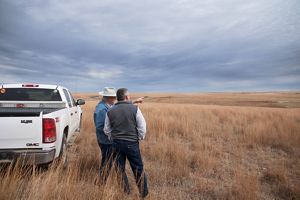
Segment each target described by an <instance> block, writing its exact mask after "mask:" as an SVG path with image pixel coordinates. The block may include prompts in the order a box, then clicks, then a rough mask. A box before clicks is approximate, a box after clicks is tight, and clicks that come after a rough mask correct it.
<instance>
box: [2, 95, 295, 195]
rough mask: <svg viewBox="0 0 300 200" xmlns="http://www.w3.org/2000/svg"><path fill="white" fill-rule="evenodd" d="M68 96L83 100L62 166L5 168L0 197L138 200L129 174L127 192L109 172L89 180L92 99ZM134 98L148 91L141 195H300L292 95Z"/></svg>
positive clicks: (94, 149)
mask: <svg viewBox="0 0 300 200" xmlns="http://www.w3.org/2000/svg"><path fill="white" fill-rule="evenodd" d="M75 96H76V98H79V97H81V98H84V99H86V105H84V106H83V107H82V108H83V110H84V118H83V120H84V121H83V131H82V132H81V133H80V134H78V137H77V138H76V140H75V143H74V144H73V145H72V147H70V149H69V155H70V163H69V166H68V168H67V169H66V170H63V169H61V168H60V167H57V168H54V167H53V168H51V169H49V170H48V171H42V172H38V171H36V170H35V168H33V169H32V168H31V169H30V170H29V169H27V168H26V169H20V168H19V167H15V168H14V169H10V168H8V169H5V171H2V172H1V177H0V178H1V181H0V199H108V200H109V199H138V192H137V189H136V186H135V184H134V180H133V176H132V173H131V172H130V171H128V175H129V178H130V182H131V187H132V189H133V192H132V194H131V195H130V196H127V195H125V194H123V193H122V192H121V189H120V187H119V185H118V183H117V181H116V176H115V174H114V173H113V174H112V175H111V176H110V178H109V180H108V182H107V183H106V184H100V185H97V184H95V182H97V172H98V167H99V148H98V146H97V144H96V137H95V129H94V125H93V120H92V116H93V110H94V108H95V105H96V104H97V102H98V101H99V97H98V96H97V94H92V93H90V94H76V95H75ZM133 96H134V97H139V96H147V98H146V99H145V103H144V104H142V105H140V108H141V110H142V112H143V114H144V116H145V118H146V121H147V125H148V127H147V129H148V132H147V136H146V140H145V141H142V142H141V149H142V154H143V159H144V164H145V170H146V173H147V174H148V177H149V187H150V195H149V197H148V198H147V199H153V200H156V199H170V200H173V199H300V94H299V93H205V94H172V93H170V94H150V93H149V94H141V93H140V94H133ZM128 170H129V169H128Z"/></svg>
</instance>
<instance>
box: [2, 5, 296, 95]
mask: <svg viewBox="0 0 300 200" xmlns="http://www.w3.org/2000/svg"><path fill="white" fill-rule="evenodd" d="M299 7H300V2H299V1H298V0H285V1H283V0H266V1H259V0H254V1H251V2H245V1H242V0H230V1H221V0H205V1H197V0H176V1H174V0H160V1H156V0H155V1H153V0H152V1H150V0H146V1H130V0H117V1H108V0H104V1H97V0H87V1H75V0H72V1H60V0H51V1H45V0H26V1H25V0H19V1H9V0H0V74H1V78H0V82H3V83H9V82H41V83H51V84H61V85H65V86H67V87H69V88H71V89H72V90H74V91H97V90H99V89H100V88H101V87H103V86H107V85H108V86H116V87H123V86H126V87H129V88H131V89H132V90H136V91H224V90H225V91H245V90H249V91H262V90H299V89H300V12H299V9H298V8H299Z"/></svg>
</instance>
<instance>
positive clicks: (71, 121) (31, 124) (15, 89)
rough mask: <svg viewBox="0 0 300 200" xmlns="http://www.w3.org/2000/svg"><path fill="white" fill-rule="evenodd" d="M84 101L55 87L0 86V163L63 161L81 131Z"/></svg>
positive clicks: (63, 89) (32, 85)
mask: <svg viewBox="0 0 300 200" xmlns="http://www.w3.org/2000/svg"><path fill="white" fill-rule="evenodd" d="M83 104H85V102H84V100H82V99H78V100H77V101H75V99H74V98H73V96H72V94H71V93H70V91H69V90H68V89H67V88H64V87H61V86H57V85H38V84H4V85H0V164H1V163H11V162H16V160H19V162H20V161H21V162H22V163H25V164H36V165H40V164H46V165H47V164H49V163H51V162H52V161H54V160H55V159H56V158H58V159H61V160H62V162H64V164H65V162H66V148H67V143H68V142H69V140H70V138H71V137H72V136H73V135H74V134H75V133H76V132H79V131H80V128H81V120H82V110H81V108H80V105H83Z"/></svg>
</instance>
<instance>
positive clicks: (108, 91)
mask: <svg viewBox="0 0 300 200" xmlns="http://www.w3.org/2000/svg"><path fill="white" fill-rule="evenodd" d="M99 94H100V95H101V96H103V97H102V100H101V101H100V102H99V103H98V105H97V106H96V109H95V112H94V123H95V127H96V136H97V142H98V144H99V147H100V149H101V165H100V171H99V175H100V176H101V177H102V178H103V180H106V178H107V176H108V173H107V172H108V171H109V170H110V168H111V165H112V142H111V141H110V140H109V139H108V137H107V135H105V134H104V131H103V128H104V122H105V116H106V113H107V111H108V109H109V108H111V107H112V106H113V105H114V103H115V100H116V91H115V88H111V87H105V88H104V89H103V91H102V92H99Z"/></svg>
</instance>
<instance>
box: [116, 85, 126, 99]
mask: <svg viewBox="0 0 300 200" xmlns="http://www.w3.org/2000/svg"><path fill="white" fill-rule="evenodd" d="M126 96H128V89H127V88H120V89H118V91H117V100H118V101H124V100H125V97H126Z"/></svg>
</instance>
